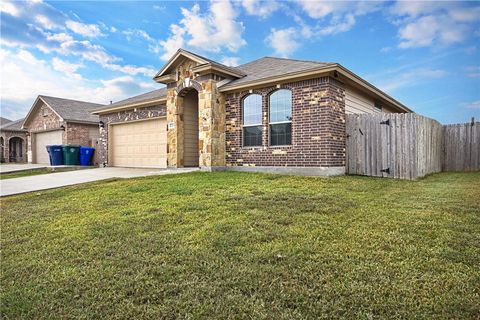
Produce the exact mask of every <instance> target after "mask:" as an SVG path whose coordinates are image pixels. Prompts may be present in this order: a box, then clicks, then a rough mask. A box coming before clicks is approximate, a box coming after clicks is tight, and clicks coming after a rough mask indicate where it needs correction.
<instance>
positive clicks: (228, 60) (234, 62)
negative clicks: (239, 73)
mask: <svg viewBox="0 0 480 320" xmlns="http://www.w3.org/2000/svg"><path fill="white" fill-rule="evenodd" d="M220 63H221V64H224V65H226V66H229V67H236V66H238V65H239V64H240V58H239V57H223V58H222V60H220Z"/></svg>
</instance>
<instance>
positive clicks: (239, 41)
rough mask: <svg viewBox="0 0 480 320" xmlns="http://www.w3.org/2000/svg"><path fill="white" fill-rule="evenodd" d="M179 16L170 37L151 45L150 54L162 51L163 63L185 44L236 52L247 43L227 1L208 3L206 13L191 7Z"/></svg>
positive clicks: (205, 48)
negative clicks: (179, 18)
mask: <svg viewBox="0 0 480 320" xmlns="http://www.w3.org/2000/svg"><path fill="white" fill-rule="evenodd" d="M181 13H182V16H183V18H182V19H181V20H180V22H179V23H178V24H172V25H170V30H171V35H170V37H169V38H167V39H166V40H164V41H160V42H159V44H158V45H157V46H152V50H153V51H156V52H160V51H162V52H163V54H162V55H161V58H162V59H163V60H167V59H169V58H170V57H171V54H172V53H174V52H175V51H176V50H177V49H178V48H179V47H181V46H184V45H185V44H186V45H188V46H189V47H192V48H195V49H198V50H201V51H208V52H220V51H221V50H223V49H227V50H229V51H231V52H236V51H238V49H240V48H241V47H242V46H244V45H245V44H246V43H247V42H246V41H245V40H244V39H243V37H242V33H243V31H244V29H245V27H244V26H243V24H242V23H241V22H239V21H237V20H236V18H237V16H238V12H237V10H236V9H235V8H233V6H232V4H231V3H230V1H212V2H210V7H209V9H208V12H201V9H200V5H199V4H195V5H194V6H193V7H192V8H191V9H186V8H182V9H181Z"/></svg>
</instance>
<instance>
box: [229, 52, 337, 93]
mask: <svg viewBox="0 0 480 320" xmlns="http://www.w3.org/2000/svg"><path fill="white" fill-rule="evenodd" d="M330 64H332V63H329V62H318V61H307V60H293V59H284V58H274V57H264V58H261V59H258V60H254V61H252V62H249V63H246V64H242V65H240V66H238V67H235V68H236V69H238V70H240V71H242V72H243V73H245V74H246V76H245V77H242V78H240V79H236V80H233V81H231V82H229V83H227V84H225V85H223V86H222V88H227V87H229V86H233V85H238V84H242V83H247V82H250V81H256V80H262V79H266V78H271V77H276V76H282V75H285V74H289V73H295V72H302V71H308V70H310V69H314V68H319V67H325V66H328V65H330Z"/></svg>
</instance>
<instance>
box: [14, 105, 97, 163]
mask: <svg viewBox="0 0 480 320" xmlns="http://www.w3.org/2000/svg"><path fill="white" fill-rule="evenodd" d="M101 106H103V105H101V104H97V103H91V102H85V101H77V100H69V99H63V98H55V97H48V96H38V97H37V99H36V100H35V102H34V103H33V105H32V107H31V109H30V111H29V112H28V114H27V116H26V117H25V120H24V122H23V126H22V127H23V128H24V129H27V130H28V133H29V135H28V144H27V145H28V155H29V156H28V161H29V162H33V163H40V164H48V163H49V157H48V153H47V150H46V146H47V145H55V144H79V145H84V146H93V147H96V142H97V139H98V136H99V130H98V116H96V115H93V114H92V113H91V111H93V110H94V109H98V108H99V107H101Z"/></svg>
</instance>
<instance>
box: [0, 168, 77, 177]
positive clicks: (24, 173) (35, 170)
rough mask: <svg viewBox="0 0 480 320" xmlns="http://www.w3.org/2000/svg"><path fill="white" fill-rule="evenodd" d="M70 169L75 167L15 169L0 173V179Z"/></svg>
mask: <svg viewBox="0 0 480 320" xmlns="http://www.w3.org/2000/svg"><path fill="white" fill-rule="evenodd" d="M72 170H75V169H72V168H56V169H55V170H52V169H47V168H40V169H32V170H25V171H17V172H6V173H2V174H0V180H2V179H13V178H22V177H30V176H37V175H40V174H48V173H55V172H65V171H72Z"/></svg>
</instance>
